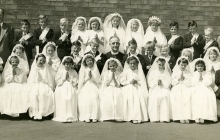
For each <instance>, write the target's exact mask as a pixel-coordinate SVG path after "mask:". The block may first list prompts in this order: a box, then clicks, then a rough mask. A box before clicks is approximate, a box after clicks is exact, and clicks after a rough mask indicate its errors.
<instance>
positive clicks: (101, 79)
mask: <svg viewBox="0 0 220 140" xmlns="http://www.w3.org/2000/svg"><path fill="white" fill-rule="evenodd" d="M111 60H114V61H115V62H116V63H117V64H118V67H117V69H116V71H115V73H116V74H118V75H120V74H121V73H122V71H123V67H122V65H121V62H120V61H119V60H118V59H115V58H109V59H108V60H107V61H106V62H105V65H104V67H103V69H102V74H101V77H100V82H102V83H101V85H102V87H104V86H105V83H104V76H105V74H106V73H107V71H109V69H108V63H109V61H111Z"/></svg>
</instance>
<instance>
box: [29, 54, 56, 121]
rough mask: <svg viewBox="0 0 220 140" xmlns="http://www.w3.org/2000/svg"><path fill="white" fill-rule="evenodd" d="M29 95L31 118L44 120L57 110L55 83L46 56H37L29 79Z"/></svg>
mask: <svg viewBox="0 0 220 140" xmlns="http://www.w3.org/2000/svg"><path fill="white" fill-rule="evenodd" d="M26 88H27V93H28V94H29V100H30V101H29V103H30V107H29V116H30V117H31V118H32V117H33V119H34V120H42V117H46V116H48V115H50V114H52V113H53V112H54V110H55V104H54V93H53V91H54V89H55V81H54V77H53V74H52V70H51V68H50V66H49V65H48V64H47V63H46V56H45V55H44V54H37V55H36V58H35V60H34V62H33V64H32V66H31V71H30V75H29V77H28V85H27V87H26Z"/></svg>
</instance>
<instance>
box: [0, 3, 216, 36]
mask: <svg viewBox="0 0 220 140" xmlns="http://www.w3.org/2000/svg"><path fill="white" fill-rule="evenodd" d="M0 7H1V8H4V9H5V22H7V23H11V24H12V25H13V26H14V27H15V28H19V23H20V20H21V19H28V20H30V22H31V25H32V29H33V28H35V27H36V26H37V23H38V19H37V18H38V15H39V14H45V15H48V16H49V20H50V25H51V27H53V28H55V26H56V27H57V25H58V24H59V19H60V18H62V17H67V18H68V19H69V21H70V28H69V29H71V24H72V23H73V21H74V19H75V18H76V17H77V16H85V17H86V18H87V20H89V18H90V17H92V16H99V17H101V18H102V20H103V21H104V19H105V17H106V16H107V15H108V14H109V13H113V12H118V13H120V14H121V15H122V16H123V18H124V20H125V22H126V23H127V21H128V20H129V19H131V18H139V19H140V20H141V21H142V23H143V25H144V27H145V29H146V28H147V21H148V18H149V17H150V16H152V15H156V16H158V17H159V18H161V19H162V25H161V27H162V30H163V31H164V33H169V23H170V22H171V21H173V20H175V21H177V22H178V23H179V24H180V34H185V33H186V32H187V23H188V21H189V20H195V21H197V23H198V25H199V33H203V29H204V28H205V26H208V25H209V26H212V27H213V28H214V29H215V34H216V35H220V18H219V15H220V0H0Z"/></svg>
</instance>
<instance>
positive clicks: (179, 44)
mask: <svg viewBox="0 0 220 140" xmlns="http://www.w3.org/2000/svg"><path fill="white" fill-rule="evenodd" d="M171 37H172V36H171V35H167V36H166V38H167V41H169V40H170V39H171ZM173 44H174V47H173V48H171V47H170V55H171V56H174V57H175V58H176V59H177V58H178V57H179V56H180V53H181V51H182V50H183V38H182V37H181V36H180V37H178V38H176V39H175V41H174V43H173Z"/></svg>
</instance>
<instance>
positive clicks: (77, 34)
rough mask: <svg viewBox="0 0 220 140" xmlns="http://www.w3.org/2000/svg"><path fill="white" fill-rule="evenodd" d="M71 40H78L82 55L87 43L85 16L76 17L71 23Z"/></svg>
mask: <svg viewBox="0 0 220 140" xmlns="http://www.w3.org/2000/svg"><path fill="white" fill-rule="evenodd" d="M70 40H71V42H72V43H73V42H75V41H77V40H78V41H80V43H81V51H80V56H83V55H84V52H85V50H86V46H87V43H88V34H87V24H86V18H85V17H77V18H76V20H75V22H74V23H73V25H72V34H71V38H70Z"/></svg>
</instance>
